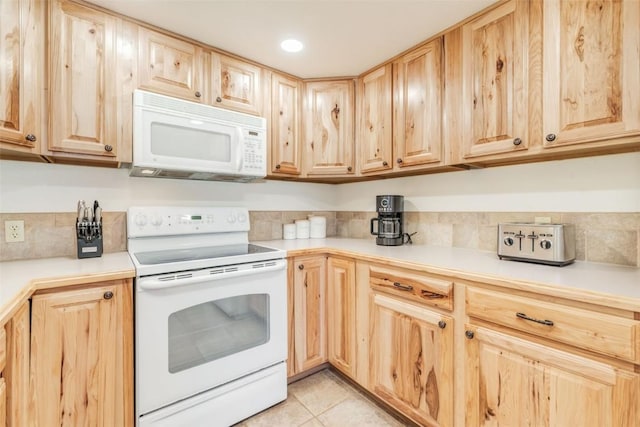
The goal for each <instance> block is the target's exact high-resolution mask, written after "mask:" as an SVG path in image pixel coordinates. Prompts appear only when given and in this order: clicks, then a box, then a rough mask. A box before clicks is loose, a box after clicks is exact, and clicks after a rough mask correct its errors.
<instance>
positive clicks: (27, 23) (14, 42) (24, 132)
mask: <svg viewBox="0 0 640 427" xmlns="http://www.w3.org/2000/svg"><path fill="white" fill-rule="evenodd" d="M44 6H45V3H44V2H42V1H38V0H2V2H1V3H0V61H1V62H2V66H0V88H2V90H0V152H3V151H4V150H5V149H7V150H10V151H14V150H15V151H17V153H18V155H19V154H20V153H32V154H39V153H40V143H41V141H43V140H44V139H45V138H44V135H43V134H42V131H43V129H44V126H42V123H43V120H44V117H43V114H44V105H45V101H44V92H43V83H44V78H45V72H44V71H45V69H44V52H45V47H44V40H45V39H44V32H45V28H46V25H45V18H44ZM3 154H4V153H3Z"/></svg>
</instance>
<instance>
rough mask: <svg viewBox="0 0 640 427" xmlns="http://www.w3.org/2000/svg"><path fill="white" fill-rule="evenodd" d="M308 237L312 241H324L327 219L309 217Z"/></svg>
mask: <svg viewBox="0 0 640 427" xmlns="http://www.w3.org/2000/svg"><path fill="white" fill-rule="evenodd" d="M309 237H311V238H312V239H324V238H325V237H327V218H325V217H323V216H309Z"/></svg>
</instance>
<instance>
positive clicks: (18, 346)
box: [0, 303, 31, 427]
mask: <svg viewBox="0 0 640 427" xmlns="http://www.w3.org/2000/svg"><path fill="white" fill-rule="evenodd" d="M30 316H31V312H30V311H29V303H24V304H23V305H22V306H21V307H20V308H19V309H18V310H17V311H16V313H15V314H14V315H13V317H12V318H11V320H9V322H8V323H7V324H6V326H5V330H6V337H7V338H6V366H5V368H4V370H2V377H3V379H4V380H5V386H6V389H5V393H6V398H5V402H6V406H5V408H6V409H5V418H6V421H5V423H6V424H2V423H0V426H5V425H6V426H8V427H20V426H26V425H28V413H29V412H28V408H29V406H28V403H29V356H30V352H29V347H30V339H31V337H30V325H31V319H30ZM0 404H1V403H0Z"/></svg>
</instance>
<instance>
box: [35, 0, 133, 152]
mask: <svg viewBox="0 0 640 427" xmlns="http://www.w3.org/2000/svg"><path fill="white" fill-rule="evenodd" d="M118 25H121V21H120V20H119V19H117V18H115V17H113V16H111V15H108V14H105V13H102V12H100V11H96V10H94V9H90V8H87V7H85V6H81V5H78V4H76V3H72V2H68V1H52V2H50V17H49V29H50V49H49V76H50V79H49V81H50V86H49V93H50V95H49V106H50V110H49V140H48V148H49V150H50V152H49V153H47V154H48V155H49V156H51V158H53V159H54V161H71V160H69V159H73V161H74V162H76V161H78V159H85V160H86V161H87V162H95V161H98V162H110V163H116V162H118V161H130V160H129V159H130V158H131V153H130V150H131V148H130V147H131V146H130V143H131V132H123V131H122V129H123V125H122V123H130V120H131V118H130V117H128V116H127V117H123V116H122V112H121V111H120V107H121V104H120V101H121V99H122V96H124V95H123V93H122V89H123V85H122V84H121V76H122V74H121V73H119V71H118V69H119V66H120V65H121V64H123V63H124V62H126V55H124V53H123V56H124V59H121V58H118V56H119V54H118V52H119V51H118V47H119V44H118V40H117V27H118ZM132 72H133V71H130V72H129V75H130V74H131V73H132ZM129 96H130V94H129ZM129 104H130V102H129ZM119 148H123V150H122V151H123V154H122V156H120V157H119Z"/></svg>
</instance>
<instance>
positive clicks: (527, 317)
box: [516, 313, 553, 326]
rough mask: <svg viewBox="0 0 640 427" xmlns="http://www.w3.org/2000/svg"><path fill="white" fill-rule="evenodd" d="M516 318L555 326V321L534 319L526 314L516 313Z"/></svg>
mask: <svg viewBox="0 0 640 427" xmlns="http://www.w3.org/2000/svg"><path fill="white" fill-rule="evenodd" d="M516 316H518V317H519V318H520V319H524V320H530V321H532V322H536V323H540V324H543V325H547V326H553V321H551V320H540V319H534V318H533V317H529V316H527V315H526V314H524V313H516Z"/></svg>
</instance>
